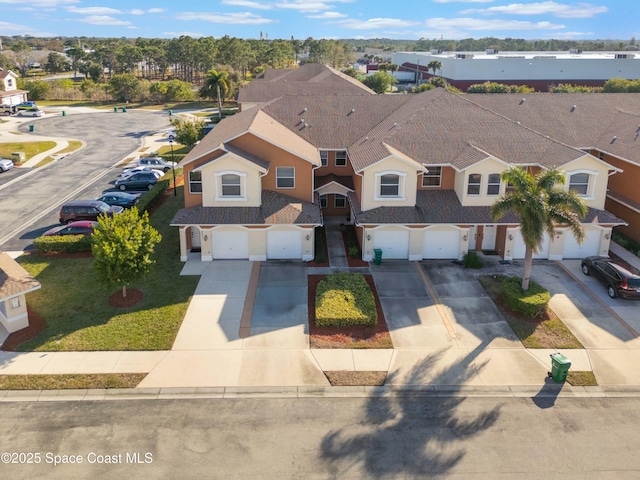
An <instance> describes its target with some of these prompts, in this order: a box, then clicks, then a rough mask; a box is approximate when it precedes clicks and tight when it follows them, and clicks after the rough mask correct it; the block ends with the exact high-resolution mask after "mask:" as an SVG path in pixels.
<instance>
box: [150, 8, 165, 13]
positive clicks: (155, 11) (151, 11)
mask: <svg viewBox="0 0 640 480" xmlns="http://www.w3.org/2000/svg"><path fill="white" fill-rule="evenodd" d="M166 11H167V9H166V8H150V9H149V10H147V13H163V12H166Z"/></svg>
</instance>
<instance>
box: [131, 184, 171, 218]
mask: <svg viewBox="0 0 640 480" xmlns="http://www.w3.org/2000/svg"><path fill="white" fill-rule="evenodd" d="M167 188H169V180H159V181H158V182H156V184H155V185H154V186H153V188H152V189H151V190H149V191H148V192H146V193H145V194H144V195H142V196H141V197H140V200H139V201H138V204H137V205H136V206H137V207H138V210H139V211H140V212H145V211H149V209H150V208H151V207H153V206H154V205H155V204H156V202H157V201H158V199H159V198H160V197H161V196H162V195H163V194H164V192H165V191H166V190H167Z"/></svg>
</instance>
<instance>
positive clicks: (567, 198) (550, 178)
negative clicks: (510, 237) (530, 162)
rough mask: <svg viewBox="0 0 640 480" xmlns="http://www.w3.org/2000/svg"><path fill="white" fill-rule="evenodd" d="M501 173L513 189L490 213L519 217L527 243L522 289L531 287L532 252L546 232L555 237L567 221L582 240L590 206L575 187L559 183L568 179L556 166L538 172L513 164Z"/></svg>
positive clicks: (498, 216)
mask: <svg viewBox="0 0 640 480" xmlns="http://www.w3.org/2000/svg"><path fill="white" fill-rule="evenodd" d="M501 177H502V180H503V181H505V182H507V184H508V185H509V186H510V187H512V189H511V190H510V191H508V192H507V193H506V194H505V195H503V196H501V197H500V198H499V199H498V200H497V201H496V203H494V204H493V205H492V206H491V209H490V213H491V217H492V218H493V219H494V220H498V219H499V218H502V217H503V216H504V215H505V214H506V213H508V212H514V213H516V214H517V215H518V216H519V217H520V232H521V234H522V238H523V240H524V244H525V247H526V248H525V255H524V275H523V277H522V290H528V289H529V277H530V276H531V263H532V260H533V252H535V251H537V250H538V248H539V246H540V244H541V243H542V240H543V237H544V232H547V233H548V234H549V235H550V236H551V237H552V238H553V235H554V232H555V229H556V226H557V225H566V226H568V227H569V229H570V230H571V233H573V235H574V236H575V237H576V239H577V240H578V242H580V243H582V241H583V240H584V237H585V233H584V228H583V227H582V223H581V219H582V218H583V217H584V216H585V215H586V213H587V206H586V204H585V203H584V201H583V200H582V199H581V198H580V197H579V196H578V194H577V193H576V192H574V191H573V190H569V191H565V190H564V189H562V188H560V187H558V185H563V184H564V183H565V177H564V174H563V173H562V172H561V171H559V170H557V169H555V168H554V169H551V170H546V171H545V170H543V171H540V172H539V173H538V174H536V175H535V176H534V175H531V174H529V173H527V172H526V171H525V170H522V169H520V168H511V169H509V170H506V171H504V172H502V175H501Z"/></svg>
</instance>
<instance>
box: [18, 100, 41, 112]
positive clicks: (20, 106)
mask: <svg viewBox="0 0 640 480" xmlns="http://www.w3.org/2000/svg"><path fill="white" fill-rule="evenodd" d="M37 107H38V106H37V105H36V102H32V101H29V102H22V103H19V104H17V105H16V108H17V109H18V110H31V109H32V108H37Z"/></svg>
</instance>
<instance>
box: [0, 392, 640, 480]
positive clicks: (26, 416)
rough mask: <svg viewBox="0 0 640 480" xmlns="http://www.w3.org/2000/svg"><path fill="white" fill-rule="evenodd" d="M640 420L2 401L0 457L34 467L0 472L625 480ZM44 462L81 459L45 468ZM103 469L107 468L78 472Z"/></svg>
mask: <svg viewBox="0 0 640 480" xmlns="http://www.w3.org/2000/svg"><path fill="white" fill-rule="evenodd" d="M639 414H640V406H639V404H638V401H637V399H636V398H618V399H614V398H608V399H576V398H571V399H569V398H563V397H560V398H553V397H537V398H533V399H532V398H521V399H514V398H466V399H465V398H456V397H451V398H433V397H427V398H419V397H396V398H393V397H392V398H332V399H325V398H309V399H274V398H254V399H180V400H164V401H160V400H149V401H147V400H128V401H102V402H91V401H87V402H77V403H75V402H66V401H60V402H44V403H37V402H33V403H3V404H2V405H1V406H0V422H1V423H2V425H3V435H2V437H0V452H23V453H27V452H30V453H39V454H40V458H41V460H40V464H38V465H33V464H32V465H19V464H4V465H0V470H1V471H2V475H3V477H6V478H12V479H22V478H24V479H27V478H28V479H32V478H40V479H44V478H65V479H66V478H118V479H121V478H183V479H189V478H214V479H225V480H227V479H246V478H263V479H276V478H277V479H298V478H299V479H311V478H322V479H326V478H336V479H338V478H339V479H345V478H346V479H355V478H358V479H359V478H363V479H364V478H366V479H371V478H373V479H376V478H389V479H397V478H400V479H413V478H454V479H465V480H466V479H470V480H479V479H482V480H485V479H491V480H496V479H498V480H503V479H504V480H507V479H508V480H512V479H515V478H526V479H528V480H531V479H544V480H547V479H563V480H565V479H566V480H572V479H580V480H584V479H616V480H620V479H621V480H625V479H637V478H639V477H640V455H638V440H637V425H638V417H639ZM47 454H49V456H47ZM127 454H128V457H127ZM52 455H60V456H62V455H67V456H71V455H73V456H78V455H79V456H80V459H81V460H82V464H80V465H78V464H74V465H58V466H54V465H52V464H51V463H47V459H49V461H53V457H52ZM2 458H3V460H4V459H5V457H2ZM127 458H128V460H129V463H127ZM60 460H62V458H60ZM107 460H109V461H114V462H118V463H117V464H109V463H89V462H106V461H107ZM132 461H136V462H140V463H131V462H132ZM145 461H146V462H150V463H144V462H145Z"/></svg>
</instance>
